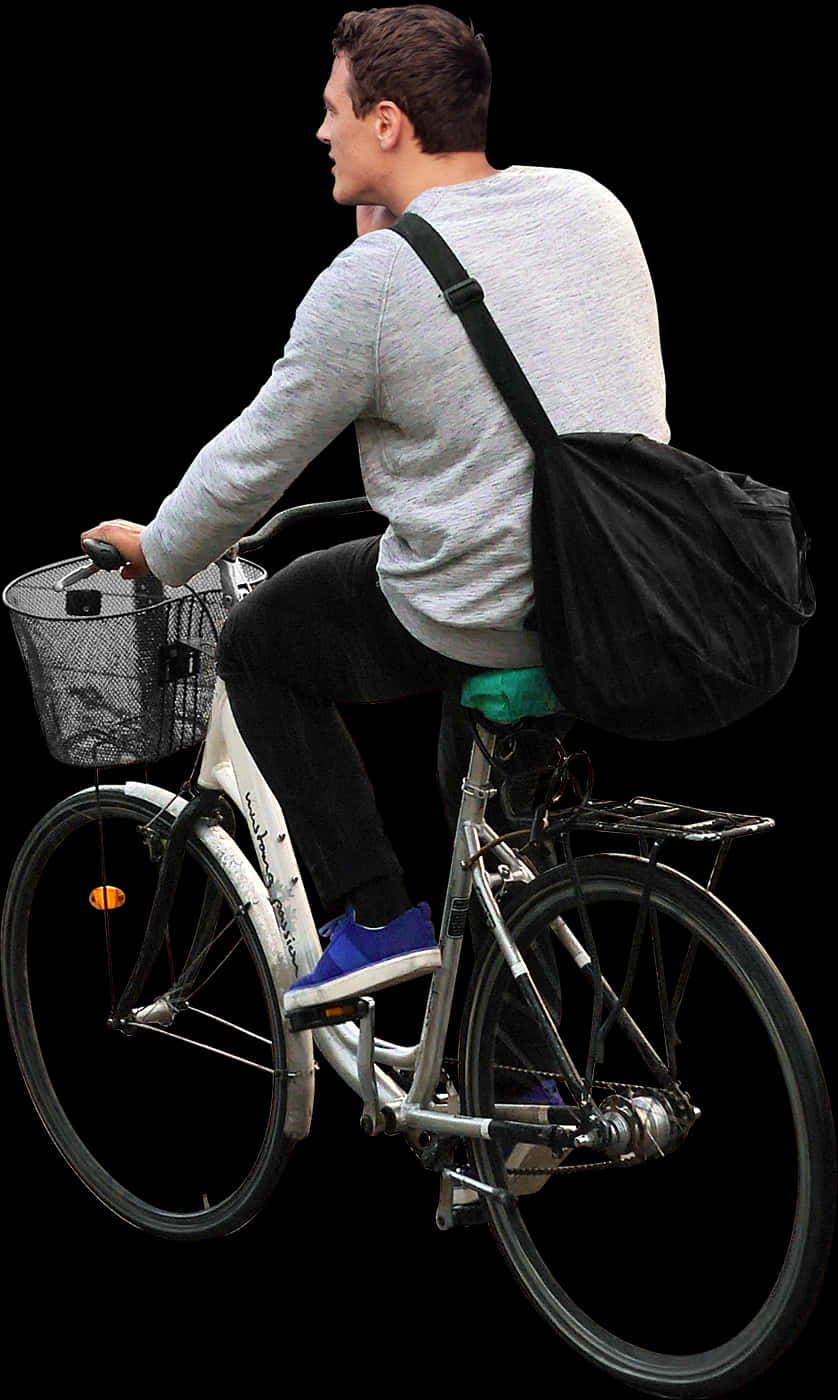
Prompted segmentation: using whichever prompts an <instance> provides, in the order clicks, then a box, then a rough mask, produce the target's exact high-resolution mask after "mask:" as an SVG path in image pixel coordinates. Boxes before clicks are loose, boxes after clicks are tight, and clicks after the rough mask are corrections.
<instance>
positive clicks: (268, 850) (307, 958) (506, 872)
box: [126, 561, 590, 1225]
mask: <svg viewBox="0 0 838 1400" xmlns="http://www.w3.org/2000/svg"><path fill="white" fill-rule="evenodd" d="M219 569H220V572H221V578H222V590H223V592H224V594H225V597H226V599H227V601H228V604H229V605H232V603H233V602H234V601H235V599H236V597H237V596H239V595H240V594H241V593H243V592H247V591H249V585H247V584H245V583H243V582H242V580H241V576H240V573H239V570H238V569H237V567H236V565H235V563H233V562H228V561H222V562H221V563H220V564H219ZM478 733H479V737H480V743H474V744H473V745H472V753H471V761H470V765H469V771H468V774H467V776H466V778H465V779H464V781H463V792H462V798H461V803H460V814H459V820H458V824H457V829H456V833H455V838H454V847H453V853H452V858H451V868H450V873H449V879H448V887H447V891H446V897H445V904H444V909H443V915H442V920H441V925H440V935H439V946H440V951H441V964H440V966H439V968H438V969H437V970H436V971H435V972H434V973H433V974H431V985H430V990H429V993H428V999H427V1004H426V1008H425V1015H424V1022H423V1027H422V1032H421V1037H420V1040H419V1042H418V1044H416V1045H413V1046H404V1045H396V1044H393V1043H392V1042H390V1041H386V1040H382V1039H380V1038H376V1036H375V1021H374V1002H373V1001H372V999H371V998H364V999H362V1006H363V1008H364V1011H365V1014H364V1015H363V1016H362V1017H361V1018H360V1019H359V1021H357V1022H356V1020H354V1019H353V1020H346V1021H343V1022H341V1023H339V1024H337V1025H333V1026H329V1027H323V1028H317V1029H314V1030H313V1031H310V1030H302V1031H291V1030H290V1029H289V1030H288V1032H287V1034H286V1045H287V1060H288V1063H287V1068H286V1075H287V1079H288V1104H287V1119H286V1131H287V1132H288V1134H289V1136H291V1137H294V1138H302V1137H305V1136H306V1135H307V1133H308V1131H309V1127H310V1122H311V1114H312V1109H313V1101H314V1091H313V1082H314V1069H315V1065H314V1044H316V1046H317V1049H318V1052H319V1053H320V1054H321V1055H322V1056H323V1058H324V1059H325V1060H326V1061H327V1062H328V1063H329V1064H330V1065H331V1066H332V1068H333V1069H334V1070H335V1071H336V1072H337V1073H338V1074H339V1075H340V1076H341V1078H342V1079H343V1080H344V1081H345V1082H346V1083H347V1084H348V1085H349V1086H350V1087H351V1088H352V1089H353V1090H354V1091H355V1093H356V1094H358V1096H359V1097H360V1098H361V1099H362V1101H363V1105H364V1108H363V1116H362V1120H361V1121H362V1124H363V1125H364V1127H365V1129H366V1131H368V1132H370V1133H372V1134H377V1133H380V1132H382V1131H385V1130H387V1131H394V1132H402V1133H405V1134H407V1135H408V1136H409V1137H411V1138H416V1137H418V1135H419V1134H420V1133H423V1132H425V1133H431V1134H437V1135H440V1136H450V1135H456V1136H458V1137H466V1138H469V1137H470V1138H488V1137H490V1136H491V1133H490V1125H491V1124H492V1121H493V1120H491V1119H488V1118H486V1119H484V1118H474V1117H467V1116H464V1115H462V1114H460V1113H459V1111H458V1110H459V1100H458V1097H457V1094H456V1091H454V1090H453V1089H452V1090H451V1092H450V1093H446V1092H445V1091H444V1090H443V1091H442V1092H440V1084H441V1081H443V1074H442V1062H443V1054H444V1049H445V1037H446V1033H447V1030H448V1024H449V1020H450V1014H451V1007H452V1001H453V993H454V985H455V981H456V976H457V969H458V966H459V960H460V951H461V947H462V940H463V936H464V934H465V930H466V925H467V917H468V909H469V903H470V900H471V894H472V885H474V887H475V889H476V892H477V895H478V897H479V900H480V903H481V905H482V907H483V910H484V913H485V915H486V917H487V920H488V922H489V926H490V928H491V930H492V932H493V934H494V936H495V938H496V940H497V942H498V944H499V946H500V949H501V951H502V953H503V955H504V957H505V958H506V960H507V962H508V963H509V966H510V969H511V971H512V973H513V976H515V977H516V978H523V979H525V980H526V981H530V980H531V979H530V977H529V972H528V970H527V968H526V966H525V964H524V963H523V961H522V959H521V958H520V956H519V954H518V951H517V949H516V947H515V945H514V943H513V941H512V940H511V938H510V936H509V933H508V931H507V929H506V925H505V923H504V920H503V916H502V914H501V912H500V909H499V906H498V904H497V901H496V899H495V896H494V893H493V888H492V886H493V883H494V884H496V883H498V882H499V881H509V880H519V881H529V880H532V879H533V878H534V872H533V870H532V869H531V868H530V867H529V866H528V865H527V864H526V863H525V862H523V861H522V860H521V859H520V857H519V856H518V855H517V854H516V852H515V851H514V850H513V849H512V848H511V847H510V846H508V845H506V843H504V842H503V841H502V839H501V838H499V837H498V836H497V834H496V833H495V832H494V831H493V830H492V829H491V827H489V826H487V825H486V822H485V813H486V804H487V801H488V799H489V797H490V796H491V795H492V794H493V792H494V789H493V788H492V787H491V786H490V777H491V765H490V761H489V760H490V756H491V755H492V753H493V752H494V742H495V740H494V735H493V734H492V733H491V732H489V731H488V730H486V729H483V728H480V727H479V728H478ZM481 745H482V748H481ZM197 782H198V787H199V788H201V789H204V790H207V791H217V792H220V793H223V794H224V795H225V796H226V797H227V798H228V799H229V800H230V801H231V802H232V803H233V805H234V806H235V807H236V808H237V810H238V811H239V812H240V813H241V815H242V817H243V818H244V820H245V821H246V823H247V826H248V830H249V831H250V835H251V839H252V842H253V848H254V851H255V854H256V865H257V868H258V872H259V873H258V877H257V873H256V870H255V869H254V867H253V865H252V864H251V863H250V861H248V860H247V858H246V856H245V855H244V852H243V851H242V850H241V849H240V847H239V846H238V845H237V844H236V842H235V841H234V840H233V839H232V838H231V837H229V836H228V835H227V834H226V833H225V832H223V831H222V830H221V829H220V828H218V827H210V828H207V827H206V826H205V825H204V826H199V828H197V832H198V839H199V840H202V841H203V842H204V843H205V844H206V845H207V846H208V848H209V849H210V851H211V854H212V857H213V859H215V860H216V861H218V862H220V863H221V864H222V865H223V866H224V867H225V868H227V869H228V873H229V874H230V876H231V877H232V879H233V882H234V884H235V886H236V888H237V889H238V890H239V892H240V893H245V892H246V895H247V901H248V916H249V918H250V919H251V922H252V923H253V925H254V928H255V930H256V932H257V935H258V937H259V940H260V943H261V945H262V948H263V951H264V953H265V957H266V960H267V963H268V967H269V968H270V971H271V975H272V978H273V980H274V984H275V986H276V990H277V995H278V998H279V1001H280V1005H281V1003H282V997H283V994H284V992H285V990H286V989H287V987H289V986H290V985H291V983H293V982H294V981H296V979H297V978H298V977H301V976H303V975H305V974H306V973H307V972H310V971H311V970H312V969H313V968H314V967H315V966H316V964H317V962H318V961H319V959H320V957H321V955H322V947H321V943H320V939H319V936H318V932H317V928H316V926H315V923H314V919H313V916H312V912H311V908H310V905H309V901H308V896H307V894H306V890H305V886H304V883H303V880H302V878H301V875H300V870H299V867H298V864H297V859H296V856H295V853H294V848H293V844H292V841H291V837H290V835H289V834H288V830H287V826H286V822H285V818H284V815H283V812H282V808H281V806H280V804H279V802H278V800H277V798H276V796H275V794H274V793H273V791H272V790H271V789H270V787H269V786H268V784H267V783H266V781H265V779H264V777H263V775H262V773H261V772H260V770H259V767H258V765H257V763H256V761H255V759H254V757H253V755H252V754H251V752H250V750H249V749H248V747H247V745H246V743H245V741H244V739H243V737H242V735H241V733H240V731H239V729H238V726H237V724H236V721H235V718H234V716H233V712H232V708H231V706H230V701H229V698H228V695H227V690H226V686H225V684H224V682H223V680H221V679H218V680H217V681H216V687H215V692H214V696H213V703H212V708H211V712H210V718H209V723H208V727H207V734H206V739H205V744H204V751H203V755H202V761H201V766H200V770H199V774H198V779H197ZM126 788H127V790H129V791H132V792H136V793H137V794H138V795H142V796H144V797H145V798H147V799H148V800H150V801H152V802H157V803H159V805H160V806H161V807H163V806H164V807H166V808H168V810H169V811H170V812H172V813H173V814H175V815H176V814H177V813H179V812H180V811H181V810H183V808H184V806H185V805H186V804H185V802H184V800H183V798H179V797H177V798H176V797H174V796H173V795H172V794H171V793H166V792H163V791H162V790H161V789H158V788H153V787H151V786H149V785H148V784H145V783H129V784H127V785H126ZM488 842H491V843H492V844H493V849H494V851H495V853H496V857H497V858H498V859H499V860H500V862H501V868H502V874H501V873H498V874H495V875H490V874H489V872H488V871H487V870H486V868H485V865H484V861H483V855H482V853H481V852H482V847H483V846H484V845H486V843H488ZM554 929H555V932H556V934H557V937H558V938H559V939H560V940H561V941H562V942H563V943H564V945H565V946H566V948H567V949H568V951H569V952H570V953H571V956H572V957H574V959H575V960H576V961H577V962H578V963H580V964H584V963H587V962H589V961H590V958H589V957H588V954H587V952H586V951H585V949H584V948H583V947H582V945H581V944H580V943H579V942H578V940H577V939H576V938H575V936H574V935H573V933H572V932H571V930H570V929H569V928H568V927H567V925H566V924H565V923H564V921H563V920H560V919H557V920H556V921H555V924H554ZM544 1015H545V1016H547V1017H548V1019H549V1013H547V1010H546V1008H544ZM553 1029H554V1033H555V1036H556V1039H557V1040H558V1032H557V1031H556V1030H555V1028H553ZM387 1069H393V1070H405V1071H409V1072H410V1073H411V1076H412V1079H411V1087H410V1090H409V1091H408V1092H407V1093H405V1092H404V1090H403V1089H402V1088H401V1087H400V1085H399V1084H398V1083H397V1082H396V1081H395V1080H394V1079H393V1078H392V1077H391V1076H390V1075H389V1074H388V1073H387ZM570 1074H571V1077H573V1078H575V1073H574V1072H573V1071H572V1067H571V1070H570ZM580 1086H581V1085H580ZM495 1113H496V1119H497V1118H498V1117H504V1118H507V1117H508V1118H513V1119H515V1120H517V1121H519V1122H533V1123H546V1122H547V1121H548V1120H547V1117H546V1109H545V1108H544V1107H543V1106H539V1105H522V1104H516V1105H508V1106H504V1105H498V1106H496V1110H495ZM456 1180H460V1181H462V1182H468V1184H469V1185H471V1186H474V1187H476V1188H477V1189H478V1190H480V1191H483V1192H485V1193H487V1194H490V1195H492V1194H497V1191H496V1188H493V1187H490V1186H488V1185H486V1184H484V1183H480V1182H474V1181H472V1180H471V1179H470V1178H466V1177H463V1176H462V1175H461V1174H460V1173H457V1172H455V1171H452V1170H450V1169H446V1170H445V1171H444V1172H443V1179H442V1184H441V1197H440V1215H439V1217H438V1218H439V1219H440V1223H442V1224H443V1225H445V1224H446V1223H450V1209H451V1190H452V1183H453V1182H454V1181H456Z"/></svg>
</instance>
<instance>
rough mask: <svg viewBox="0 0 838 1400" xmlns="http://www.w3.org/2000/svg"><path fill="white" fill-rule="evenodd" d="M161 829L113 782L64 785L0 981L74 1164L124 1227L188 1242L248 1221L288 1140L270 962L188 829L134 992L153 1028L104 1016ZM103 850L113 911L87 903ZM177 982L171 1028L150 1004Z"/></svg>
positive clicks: (8, 923) (33, 851)
mask: <svg viewBox="0 0 838 1400" xmlns="http://www.w3.org/2000/svg"><path fill="white" fill-rule="evenodd" d="M171 822H172V818H171V817H170V816H168V814H165V813H164V814H160V813H159V812H158V811H157V809H156V808H155V807H154V806H152V805H151V804H150V803H147V802H145V801H143V800H142V799H141V798H138V797H136V796H134V795H133V794H126V793H125V791H124V790H123V789H121V788H104V787H103V788H101V789H100V790H99V791H98V793H97V792H96V791H94V790H90V791H89V792H86V793H78V794H75V795H74V796H73V797H71V798H69V799H67V800H66V801H65V802H64V803H62V804H60V805H59V806H58V807H57V808H55V809H54V810H53V811H52V812H51V813H49V814H48V815H47V817H45V818H44V820H43V821H42V822H41V823H40V824H39V826H38V827H37V828H36V829H35V831H34V832H33V833H32V835H31V836H30V838H29V841H28V842H27V844H26V846H25V847H24V850H23V851H22V853H21V855H20V857H19V858H18V862H17V864H16V866H15V869H14V871H13V874H12V878H11V881H10V884H9V889H8V893H7V899H6V908H5V912H4V928H3V980H4V991H5V995H6V1004H7V1012H8V1017H9V1024H10V1028H11V1032H12V1039H13V1042H14V1046H15V1050H16V1053H17V1056H18V1061H19V1063H20V1067H21V1070H22V1072H23V1076H24V1079H25V1081H26V1084H27V1088H28V1089H29V1092H30V1095H31V1097H32V1099H33V1102H34V1103H35V1106H36V1108H37V1110H38V1113H39V1115H40V1117H41V1119H42V1121H43V1123H44V1125H45V1127H46V1129H47V1131H48V1132H49V1134H50V1136H51V1137H52V1139H53V1141H54V1143H55V1144H56V1146H57V1147H58V1149H59V1150H60V1152H61V1153H62V1154H63V1156H64V1157H65V1158H66V1160H67V1161H68V1163H69V1164H70V1166H71V1167H72V1168H73V1169H74V1171H75V1172H76V1173H77V1174H78V1176H79V1177H80V1178H81V1180H82V1181H83V1182H84V1184H85V1185H86V1186H87V1187H88V1188H89V1189H90V1190H91V1191H92V1192H93V1193H94V1194H95V1195H96V1196H97V1197H98V1198H99V1199H100V1200H101V1201H102V1202H103V1203H104V1204H105V1205H106V1206H108V1207H109V1209H111V1210H112V1211H113V1212H114V1213H115V1214H117V1215H118V1216H120V1217H121V1218H122V1219H124V1220H126V1221H128V1222H129V1223H131V1224H132V1225H135V1226H138V1227H139V1228H141V1229H143V1230H147V1231H150V1232H151V1233H154V1234H158V1235H163V1236H166V1237H172V1238H190V1237H191V1238H196V1239H199V1238H208V1237H212V1236H214V1235H220V1234H228V1233H230V1232H231V1231H233V1230H237V1229H239V1228H241V1226H242V1225H244V1224H246V1223H247V1221H248V1220H249V1219H251V1218H252V1216H253V1215H254V1214H255V1213H256V1212H257V1211H258V1209H259V1208H260V1206H261V1205H262V1204H263V1203H264V1201H265V1199H266V1198H267V1196H268V1194H269V1193H270V1191H271V1190H272V1189H273V1187H274V1185H275V1184H276V1181H277V1180H278V1177H279V1175H280V1173H281V1171H282V1169H283V1167H284V1164H285V1160H286V1158H287V1156H288V1153H289V1151H290V1148H291V1146H292V1145H293V1143H292V1142H291V1140H290V1139H289V1138H288V1137H287V1136H286V1134H285V1132H284V1123H285V1114H286V1104H287V1080H286V1078H285V1063H286V1062H285V1042H284V1038H283V1030H282V1023H281V1015H280V1010H279V1006H278V1003H277V998H276V993H275V990H274V987H273V983H272V979H271V975H270V971H269V969H268V966H267V963H266V960H265V957H264V954H263V951H262V948H261V946H260V943H259V939H258V936H257V933H256V930H255V928H254V926H253V924H252V922H251V920H250V918H249V917H248V912H247V899H246V897H245V898H243V897H242V895H241V894H240V892H239V891H237V889H236V888H235V885H234V883H233V881H232V879H231V877H230V876H229V875H228V874H227V873H226V872H225V870H224V869H222V868H221V866H220V865H219V864H218V862H217V861H216V860H214V859H213V855H212V853H211V851H210V850H209V849H208V846H207V845H206V844H205V843H204V841H202V840H200V839H198V838H197V837H191V838H190V840H189V842H188V845H187V850H186V855H185V859H184V866H183V871H182V875H181V878H180V881H179V885H178V891H177V896H176V900H175V905H174V908H173V911H172V916H171V919H170V921H169V924H168V928H167V934H166V938H165V940H164V945H163V948H162V950H161V952H160V955H159V957H158V959H157V961H156V963H155V966H154V968H153V970H152V973H151V975H150V977H149V979H148V982H147V984H146V988H145V990H144V993H143V997H142V1003H143V1005H152V1004H155V1003H157V1004H158V1014H159V1017H162V1021H163V1024H159V1023H155V1020H154V1019H152V1020H151V1022H150V1023H147V1024H145V1025H143V1026H140V1025H139V1024H129V1025H128V1026H127V1027H124V1028H122V1029H115V1028H113V1026H111V1025H109V1020H110V1019H111V1015H112V1008H113V1004H114V1000H115V998H118V996H119V993H120V992H121V990H122V988H123V987H124V985H125V984H126V981H127V978H128V975H129V973H130V971H131V969H132V967H133V965H134V961H135V958H136V955H137V951H138V948H139V946H140V942H141V940H142V936H143V933H144V931H145V924H146V918H147V915H148V910H149V907H150V902H151V899H152V896H153V893H154V889H155V885H156V879H157V873H158V869H159V860H160V857H161V855H162V850H163V844H164V842H165V840H166V837H167V835H168V832H169V830H170V828H171ZM102 851H104V859H105V870H106V879H107V883H108V885H109V886H111V887H112V888H113V889H116V890H118V891H119V894H117V895H111V896H110V900H112V901H113V902H114V904H115V906H116V907H114V908H112V909H110V910H109V911H108V912H107V913H105V912H104V911H102V910H101V909H99V908H97V907H95V906H96V905H97V904H101V903H102V902H103V898H102V895H101V893H100V891H101V889H102V886H103V884H104V878H103V873H102V872H103V865H102ZM91 895H92V896H93V898H92V900H91ZM199 924H200V926H201V937H200V941H199V944H198V946H197V947H196V943H195V935H196V929H197V927H198V925H199ZM188 964H190V966H191V970H190V971H189V975H188V976H187V977H186V978H185V979H184V972H185V970H187V965H188ZM178 986H179V987H180V988H181V990H182V989H183V987H184V986H186V990H187V995H186V998H185V1005H183V1006H180V1005H179V1004H178V1009H177V1010H176V1014H175V1015H174V1019H173V1020H172V1021H171V1023H170V1024H165V1022H166V1020H167V1016H166V1011H165V1004H164V1003H163V1001H162V1000H161V999H162V998H163V997H164V995H165V994H167V993H169V992H170V991H171V989H172V988H173V987H178Z"/></svg>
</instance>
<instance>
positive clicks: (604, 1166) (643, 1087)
mask: <svg viewBox="0 0 838 1400" xmlns="http://www.w3.org/2000/svg"><path fill="white" fill-rule="evenodd" d="M443 1064H448V1065H456V1064H458V1061H457V1060H454V1059H450V1058H449V1059H445V1060H443ZM493 1069H495V1070H503V1071H504V1073H505V1074H524V1075H526V1076H527V1077H528V1078H529V1079H532V1078H533V1076H536V1075H537V1076H538V1077H539V1078H540V1079H555V1080H556V1081H557V1082H559V1083H561V1082H562V1076H561V1074H560V1073H558V1072H557V1071H556V1070H553V1069H523V1068H522V1067H521V1066H520V1065H493ZM591 1087H592V1088H593V1089H608V1090H609V1091H610V1092H611V1093H612V1094H616V1093H621V1092H623V1093H624V1092H626V1091H628V1092H629V1094H631V1093H632V1092H634V1093H649V1092H650V1091H649V1086H648V1085H647V1084H623V1083H621V1082H620V1081H619V1080H612V1079H595V1080H594V1082H593V1085H592V1086H591ZM654 1092H655V1093H661V1092H663V1091H661V1090H659V1089H656V1090H654ZM667 1097H670V1098H671V1097H672V1095H667ZM571 1150H572V1149H571ZM650 1160H654V1159H652V1158H648V1157H638V1156H636V1154H634V1153H631V1154H630V1155H629V1154H626V1156H625V1157H623V1158H619V1157H618V1158H612V1159H611V1160H610V1161H608V1162H575V1163H572V1164H571V1165H570V1166H568V1167H565V1166H562V1165H561V1164H560V1165H559V1166H557V1167H511V1168H507V1176H561V1175H564V1176H570V1175H571V1174H573V1173H577V1174H578V1173H579V1172H607V1171H615V1170H616V1171H624V1170H625V1169H626V1167H637V1166H640V1165H642V1164H644V1163H647V1162H649V1161H650Z"/></svg>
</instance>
